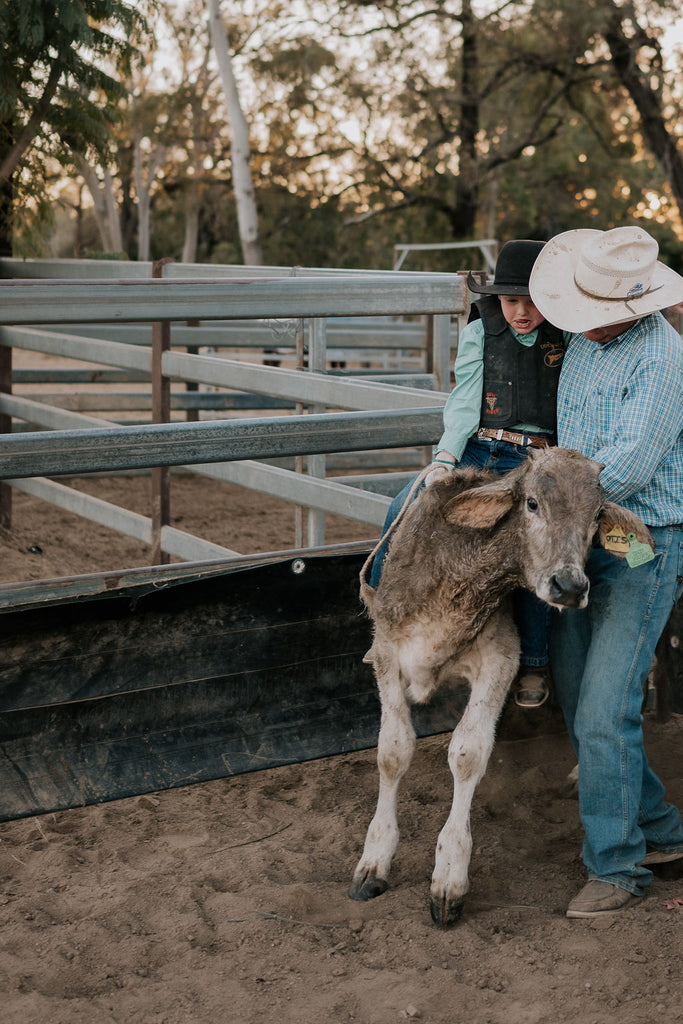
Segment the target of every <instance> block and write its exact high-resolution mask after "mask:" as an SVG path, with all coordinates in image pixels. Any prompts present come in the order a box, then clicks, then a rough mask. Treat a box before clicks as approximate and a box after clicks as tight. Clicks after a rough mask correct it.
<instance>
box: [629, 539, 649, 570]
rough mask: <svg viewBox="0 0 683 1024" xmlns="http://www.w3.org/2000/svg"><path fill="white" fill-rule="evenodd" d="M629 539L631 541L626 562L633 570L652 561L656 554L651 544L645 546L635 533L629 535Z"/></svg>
mask: <svg viewBox="0 0 683 1024" xmlns="http://www.w3.org/2000/svg"><path fill="white" fill-rule="evenodd" d="M627 539H628V541H629V552H628V554H627V556H626V561H627V562H628V565H629V567H630V568H631V569H635V567H636V566H637V565H642V564H643V563H644V562H651V561H652V559H653V558H654V557H655V553H654V551H653V550H652V548H651V547H650V545H649V544H643V543H642V542H641V541H639V540H638V539H637V538H636V535H635V533H629V534H628V537H627Z"/></svg>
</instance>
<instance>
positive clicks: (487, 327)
mask: <svg viewBox="0 0 683 1024" xmlns="http://www.w3.org/2000/svg"><path fill="white" fill-rule="evenodd" d="M474 305H475V306H476V308H477V310H478V312H479V315H480V316H481V319H482V323H483V325H484V391H483V396H482V403H481V416H480V424H481V426H482V427H495V428H505V427H511V426H515V425H516V424H518V423H533V424H535V426H537V427H540V428H542V429H545V430H551V431H552V432H553V433H555V430H556V429H557V384H558V381H559V378H560V369H561V367H562V360H563V359H564V352H565V345H564V335H563V333H562V331H561V330H560V329H559V328H557V327H553V325H552V324H549V323H548V322H547V321H544V322H543V323H542V324H541V325H540V327H539V328H538V336H537V338H536V343H535V344H534V345H531V346H528V345H522V344H520V342H518V341H517V339H516V338H515V336H514V334H513V333H512V331H511V330H510V328H509V326H508V324H507V322H506V321H505V318H504V317H503V313H502V310H501V308H500V301H499V300H498V298H497V296H495V295H482V297H481V298H480V299H479V300H478V302H476V303H474Z"/></svg>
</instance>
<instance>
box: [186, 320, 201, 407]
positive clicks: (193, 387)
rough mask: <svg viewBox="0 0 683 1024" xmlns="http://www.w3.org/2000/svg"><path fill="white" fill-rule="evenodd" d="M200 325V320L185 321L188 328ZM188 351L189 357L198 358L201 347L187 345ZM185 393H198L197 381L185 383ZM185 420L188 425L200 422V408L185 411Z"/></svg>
mask: <svg viewBox="0 0 683 1024" xmlns="http://www.w3.org/2000/svg"><path fill="white" fill-rule="evenodd" d="M199 325H200V321H199V320H186V321H185V326H186V327H199ZM186 350H187V353H188V355H192V356H196V355H197V353H198V352H199V346H198V345H187V346H186ZM185 391H186V392H198V391H199V384H197V383H196V381H193V380H188V381H185ZM185 419H186V421H187V422H188V423H196V422H197V421H198V420H199V408H197V409H187V410H186V411H185Z"/></svg>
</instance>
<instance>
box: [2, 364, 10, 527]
mask: <svg viewBox="0 0 683 1024" xmlns="http://www.w3.org/2000/svg"><path fill="white" fill-rule="evenodd" d="M0 393H1V394H3V395H11V394H12V349H11V348H7V347H6V346H5V345H0ZM11 433H12V417H11V415H9V414H8V413H0V434H11ZM0 526H2V527H4V529H5V530H11V529H12V488H11V487H10V486H9V484H6V483H4V482H3V483H0Z"/></svg>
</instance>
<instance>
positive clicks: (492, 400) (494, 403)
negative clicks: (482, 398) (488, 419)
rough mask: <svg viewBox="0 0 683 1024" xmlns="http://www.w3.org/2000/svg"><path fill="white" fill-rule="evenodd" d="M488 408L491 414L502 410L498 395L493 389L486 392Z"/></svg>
mask: <svg viewBox="0 0 683 1024" xmlns="http://www.w3.org/2000/svg"><path fill="white" fill-rule="evenodd" d="M486 408H487V409H488V411H489V412H490V413H491V415H495V414H496V413H498V412H500V409H499V408H498V395H496V394H494V393H493V391H487V392H486Z"/></svg>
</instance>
